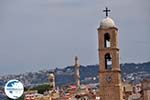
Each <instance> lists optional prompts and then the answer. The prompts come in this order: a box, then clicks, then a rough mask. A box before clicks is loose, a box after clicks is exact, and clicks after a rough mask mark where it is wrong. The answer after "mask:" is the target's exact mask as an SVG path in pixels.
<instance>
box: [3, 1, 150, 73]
mask: <svg viewBox="0 0 150 100" xmlns="http://www.w3.org/2000/svg"><path fill="white" fill-rule="evenodd" d="M105 6H108V7H109V8H110V9H111V13H110V17H111V18H112V19H114V21H115V23H116V25H117V27H118V28H119V47H120V62H121V63H125V62H135V63H138V62H145V61H150V54H149V50H150V40H149V37H150V33H149V32H150V28H149V26H150V19H149V16H150V13H149V9H150V2H149V0H144V1H141V0H123V1H120V0H0V48H1V49H0V68H1V70H0V74H9V73H22V72H28V71H38V70H42V69H52V68H55V67H65V66H67V65H72V64H73V63H74V56H76V55H77V56H79V58H80V63H81V64H83V65H87V64H98V51H97V48H98V40H97V39H98V37H97V28H98V26H99V24H100V21H101V20H102V19H103V18H104V17H105V14H104V13H103V12H102V10H103V9H104V8H105Z"/></svg>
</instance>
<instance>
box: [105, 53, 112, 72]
mask: <svg viewBox="0 0 150 100" xmlns="http://www.w3.org/2000/svg"><path fill="white" fill-rule="evenodd" d="M105 69H107V70H111V69H112V57H111V55H110V54H109V53H107V54H106V55H105Z"/></svg>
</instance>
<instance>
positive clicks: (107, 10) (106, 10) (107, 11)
mask: <svg viewBox="0 0 150 100" xmlns="http://www.w3.org/2000/svg"><path fill="white" fill-rule="evenodd" d="M103 12H106V17H108V13H109V12H110V10H109V9H108V8H107V7H106V9H105V10H103Z"/></svg>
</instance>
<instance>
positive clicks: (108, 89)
mask: <svg viewBox="0 0 150 100" xmlns="http://www.w3.org/2000/svg"><path fill="white" fill-rule="evenodd" d="M103 12H106V18H104V19H103V20H102V21H101V23H100V27H99V28H98V29H97V30H98V42H99V65H100V66H99V68H100V72H99V78H100V98H101V99H100V100H123V99H122V97H123V96H122V86H121V69H120V65H119V47H118V29H117V27H116V25H115V23H114V21H113V20H112V19H111V18H110V17H108V12H110V10H108V8H107V7H106V10H103Z"/></svg>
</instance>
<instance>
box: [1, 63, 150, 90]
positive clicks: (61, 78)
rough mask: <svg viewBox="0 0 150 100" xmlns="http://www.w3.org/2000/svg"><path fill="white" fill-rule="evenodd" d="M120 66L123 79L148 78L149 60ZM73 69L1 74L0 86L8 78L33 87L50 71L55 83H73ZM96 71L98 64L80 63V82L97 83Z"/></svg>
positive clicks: (43, 80)
mask: <svg viewBox="0 0 150 100" xmlns="http://www.w3.org/2000/svg"><path fill="white" fill-rule="evenodd" d="M120 66H121V69H122V78H123V79H124V80H127V81H129V82H133V83H137V82H140V81H141V80H143V79H144V78H150V62H146V63H139V64H135V63H125V64H121V65H120ZM74 71H75V69H74V66H67V67H65V68H55V69H53V70H45V71H39V72H33V73H31V72H29V73H24V74H20V75H8V76H1V77H0V86H1V87H3V86H4V84H5V83H6V82H7V81H8V80H10V79H18V80H21V81H22V83H24V85H25V86H26V87H33V86H36V85H39V84H43V83H48V74H49V73H50V72H55V74H56V84H57V85H64V84H73V83H75V77H74ZM98 72H99V66H98V65H87V66H83V65H81V66H80V80H81V83H85V84H86V83H97V82H98V81H99V80H98V78H99V76H98Z"/></svg>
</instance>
